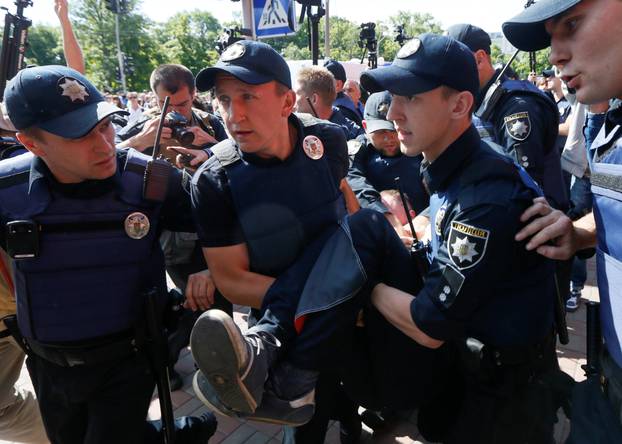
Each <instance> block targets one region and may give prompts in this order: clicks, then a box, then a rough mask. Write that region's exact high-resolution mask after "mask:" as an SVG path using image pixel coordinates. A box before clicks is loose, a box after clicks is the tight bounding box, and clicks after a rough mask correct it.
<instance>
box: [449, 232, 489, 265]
mask: <svg viewBox="0 0 622 444" xmlns="http://www.w3.org/2000/svg"><path fill="white" fill-rule="evenodd" d="M489 236H490V231H488V230H484V229H481V228H477V227H473V226H471V225H466V224H463V223H460V222H452V223H451V231H450V232H449V239H448V241H447V246H448V249H449V258H450V259H451V261H452V262H453V263H454V265H456V266H457V267H458V269H460V270H464V269H466V268H471V267H474V266H475V265H477V264H478V263H479V262H480V261H481V260H482V259H483V258H484V255H485V254H486V247H487V246H488V237H489Z"/></svg>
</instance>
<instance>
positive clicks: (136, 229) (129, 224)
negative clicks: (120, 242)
mask: <svg viewBox="0 0 622 444" xmlns="http://www.w3.org/2000/svg"><path fill="white" fill-rule="evenodd" d="M149 228H151V224H150V223H149V218H148V217H147V216H146V215H145V214H143V213H139V212H135V213H131V214H129V215H128V216H127V217H126V218H125V232H126V233H127V235H128V236H129V237H131V238H132V239H142V238H143V237H145V236H146V235H147V234H148V233H149Z"/></svg>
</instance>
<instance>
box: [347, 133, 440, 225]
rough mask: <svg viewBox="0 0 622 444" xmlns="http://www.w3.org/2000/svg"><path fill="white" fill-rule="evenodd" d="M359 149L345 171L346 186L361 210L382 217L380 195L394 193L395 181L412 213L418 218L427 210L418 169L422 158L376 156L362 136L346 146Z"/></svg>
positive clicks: (382, 206)
mask: <svg viewBox="0 0 622 444" xmlns="http://www.w3.org/2000/svg"><path fill="white" fill-rule="evenodd" d="M355 144H356V145H359V147H358V150H357V151H356V153H355V154H354V157H353V159H352V164H351V165H350V169H349V170H348V183H349V184H350V187H351V188H352V191H354V193H355V194H356V197H357V199H358V200H359V202H360V203H361V206H362V207H364V208H370V209H372V210H376V211H379V212H381V213H386V212H387V211H388V210H387V208H386V207H385V205H384V204H383V203H382V199H381V196H380V192H381V191H384V190H395V189H397V184H396V181H395V179H396V178H397V177H399V178H400V186H401V188H402V191H403V192H404V193H405V194H406V196H407V198H408V200H409V202H410V204H411V205H412V208H413V210H415V213H416V214H419V213H420V212H421V211H422V210H424V209H425V208H427V207H428V204H429V201H430V196H429V195H428V193H427V191H426V190H425V188H424V187H423V183H422V182H421V176H420V174H419V169H420V166H421V160H422V159H423V156H421V155H419V156H412V157H410V156H405V155H403V154H402V153H398V154H397V155H396V156H392V157H388V156H384V155H383V154H381V153H380V152H378V151H377V150H376V149H375V148H374V146H373V144H372V143H371V141H370V140H369V138H368V137H367V136H366V135H365V136H362V137H359V138H358V139H357V140H356V142H349V145H355Z"/></svg>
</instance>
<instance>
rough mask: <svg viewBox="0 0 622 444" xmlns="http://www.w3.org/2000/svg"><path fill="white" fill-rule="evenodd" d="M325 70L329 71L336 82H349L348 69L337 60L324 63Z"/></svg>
mask: <svg viewBox="0 0 622 444" xmlns="http://www.w3.org/2000/svg"><path fill="white" fill-rule="evenodd" d="M324 68H326V69H327V70H329V71H330V73H331V74H332V75H333V77H335V79H336V80H341V81H342V82H345V81H346V80H347V77H346V69H345V68H344V67H343V65H342V64H341V63H339V62H338V61H337V60H333V59H328V60H326V61H325V62H324Z"/></svg>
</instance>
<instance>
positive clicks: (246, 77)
mask: <svg viewBox="0 0 622 444" xmlns="http://www.w3.org/2000/svg"><path fill="white" fill-rule="evenodd" d="M221 73H226V74H231V75H232V76H233V77H235V78H236V79H238V80H240V81H242V82H244V83H248V84H250V85H260V84H262V83H268V82H271V81H273V80H275V81H277V82H279V83H281V84H283V85H285V86H287V87H288V88H291V87H292V78H291V74H290V72H289V66H287V62H286V61H285V59H284V58H283V57H281V55H280V54H279V53H278V52H276V51H275V50H274V49H273V48H272V47H271V46H270V45H267V44H265V43H262V42H256V41H253V40H241V41H239V42H236V43H234V44H233V45H230V46H228V47H227V49H225V50H224V51H223V53H222V54H221V55H220V59H218V62H216V65H214V66H212V67H210V68H205V69H203V70H201V72H200V73H199V74H198V75H197V79H196V84H197V89H198V90H199V91H209V90H210V89H212V88H213V87H214V84H215V83H216V75H218V74H221Z"/></svg>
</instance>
